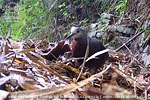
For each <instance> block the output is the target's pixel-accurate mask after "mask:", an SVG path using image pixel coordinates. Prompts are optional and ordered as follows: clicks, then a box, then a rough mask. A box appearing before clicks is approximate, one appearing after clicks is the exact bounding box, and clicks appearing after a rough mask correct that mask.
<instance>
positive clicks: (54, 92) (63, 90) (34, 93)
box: [10, 65, 111, 98]
mask: <svg viewBox="0 0 150 100" xmlns="http://www.w3.org/2000/svg"><path fill="white" fill-rule="evenodd" d="M110 67H111V65H109V66H107V68H106V69H105V70H103V71H101V72H99V73H98V74H95V75H92V76H91V77H90V78H87V79H85V80H83V81H80V82H77V83H76V84H75V83H71V84H68V85H66V86H62V87H57V88H56V87H53V88H51V89H40V90H30V91H22V92H12V93H10V95H11V96H14V97H15V96H24V97H27V96H28V97H32V98H36V97H40V96H49V97H52V98H53V97H57V96H61V95H64V94H67V93H70V92H73V91H76V89H78V88H80V87H82V86H84V85H86V84H88V83H89V82H91V81H93V80H95V79H96V78H98V77H100V76H101V75H102V74H103V73H104V72H106V71H107V70H108V69H109V68H110Z"/></svg>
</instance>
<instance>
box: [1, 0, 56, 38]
mask: <svg viewBox="0 0 150 100" xmlns="http://www.w3.org/2000/svg"><path fill="white" fill-rule="evenodd" d="M21 2H22V1H21ZM21 2H20V3H18V5H17V6H15V9H14V11H13V12H12V11H10V10H9V9H8V10H7V11H5V14H4V16H2V17H0V20H1V23H0V34H1V35H3V36H6V35H7V34H8V33H11V34H10V35H11V37H12V38H13V39H14V40H18V39H19V38H20V37H22V38H26V37H29V36H30V38H34V37H35V36H39V34H40V33H41V31H42V30H43V29H44V28H45V26H46V25H47V23H48V22H50V21H51V20H52V17H53V16H54V13H53V12H52V11H49V9H47V8H46V7H47V6H46V3H44V2H43V0H25V1H23V2H24V3H23V4H21ZM47 5H48V4H47ZM16 8H17V9H16Z"/></svg>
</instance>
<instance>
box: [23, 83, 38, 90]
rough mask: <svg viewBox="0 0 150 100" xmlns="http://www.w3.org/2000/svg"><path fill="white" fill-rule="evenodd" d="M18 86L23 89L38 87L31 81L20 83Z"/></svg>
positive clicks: (35, 88)
mask: <svg viewBox="0 0 150 100" xmlns="http://www.w3.org/2000/svg"><path fill="white" fill-rule="evenodd" d="M20 86H21V87H22V88H23V89H25V90H37V89H39V88H38V87H36V86H34V85H33V84H32V83H29V82H24V83H21V84H20Z"/></svg>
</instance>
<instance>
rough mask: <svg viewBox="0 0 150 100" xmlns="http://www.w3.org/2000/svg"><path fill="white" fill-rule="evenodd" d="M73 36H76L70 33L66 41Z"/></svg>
mask: <svg viewBox="0 0 150 100" xmlns="http://www.w3.org/2000/svg"><path fill="white" fill-rule="evenodd" d="M73 35H75V34H73V33H70V34H69V35H68V36H67V37H66V38H65V39H69V38H71V37H72V36H73Z"/></svg>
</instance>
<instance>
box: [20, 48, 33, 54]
mask: <svg viewBox="0 0 150 100" xmlns="http://www.w3.org/2000/svg"><path fill="white" fill-rule="evenodd" d="M34 50H35V48H30V49H24V50H21V51H19V53H29V52H31V51H34Z"/></svg>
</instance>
